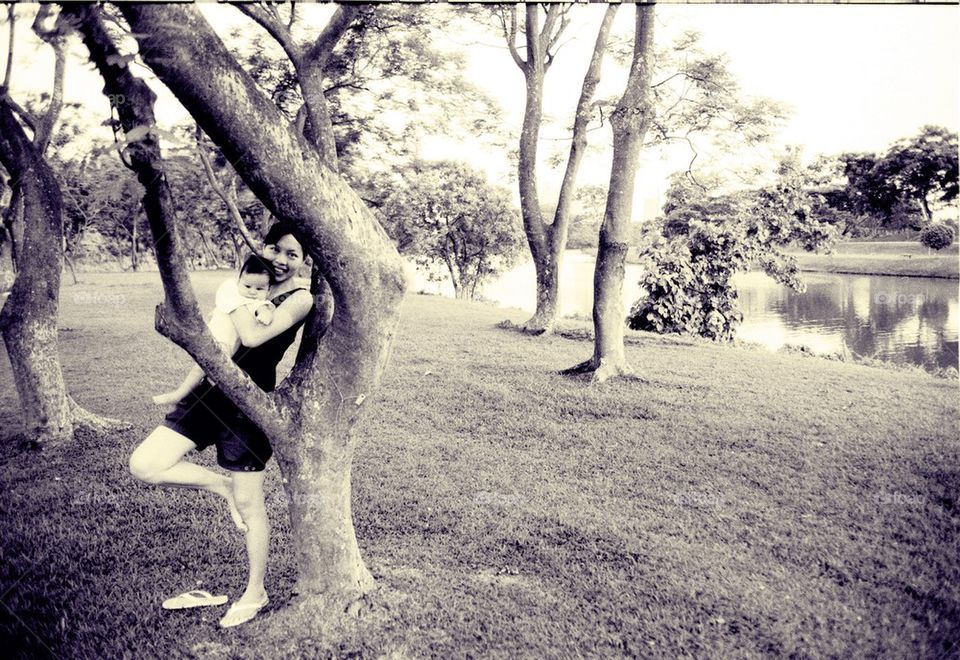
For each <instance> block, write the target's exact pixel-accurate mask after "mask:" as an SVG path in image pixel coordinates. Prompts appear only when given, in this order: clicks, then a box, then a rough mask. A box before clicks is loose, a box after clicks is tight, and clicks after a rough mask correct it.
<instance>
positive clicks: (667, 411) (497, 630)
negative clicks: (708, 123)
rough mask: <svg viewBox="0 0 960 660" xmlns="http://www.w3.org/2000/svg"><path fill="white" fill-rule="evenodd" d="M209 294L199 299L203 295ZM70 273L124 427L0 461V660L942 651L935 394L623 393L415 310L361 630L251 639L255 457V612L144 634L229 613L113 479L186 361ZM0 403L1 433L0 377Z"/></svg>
mask: <svg viewBox="0 0 960 660" xmlns="http://www.w3.org/2000/svg"><path fill="white" fill-rule="evenodd" d="M222 276H223V275H222V274H220V275H218V274H215V273H200V274H195V275H194V276H193V277H194V280H195V282H197V285H198V289H199V291H200V295H201V297H202V298H203V299H205V300H207V301H209V299H210V298H211V297H212V292H213V290H214V288H215V285H216V283H217V281H218V280H219V278H220V277H222ZM83 280H84V283H82V284H81V285H79V286H76V287H73V286H66V287H64V289H63V295H62V299H63V310H62V329H61V335H60V336H61V349H62V354H63V362H64V368H65V376H66V380H67V382H68V384H69V385H70V387H71V389H72V391H73V393H74V395H75V397H76V398H77V400H78V401H80V402H81V403H82V404H84V405H85V406H87V407H88V408H90V409H92V410H94V411H98V412H103V413H109V414H111V415H114V416H120V417H124V418H126V419H128V420H130V421H131V422H132V423H133V424H134V428H133V430H131V431H129V432H125V433H121V434H116V435H113V436H111V437H107V438H81V439H79V440H78V441H76V442H75V443H73V444H70V445H69V446H65V447H60V448H51V449H48V450H47V451H46V452H44V453H43V454H41V455H33V454H29V455H24V454H17V453H15V452H14V451H13V450H12V448H11V447H10V446H9V443H8V444H6V445H4V448H3V452H4V455H3V464H2V467H0V482H2V486H0V512H2V513H0V517H2V518H0V525H2V527H3V530H4V534H3V546H2V561H0V593H2V594H4V595H3V597H2V604H3V605H4V607H2V608H0V638H2V639H4V640H9V641H7V643H6V646H5V650H6V651H7V652H8V653H7V655H11V656H17V655H28V654H32V655H34V656H41V657H42V656H52V655H55V656H59V657H116V656H120V655H130V656H136V657H153V656H160V655H163V656H169V655H176V656H196V657H224V658H226V657H263V656H267V657H277V656H284V655H288V656H292V655H294V654H297V653H299V654H302V655H309V656H328V655H332V656H356V655H362V656H364V657H378V656H389V657H421V656H439V657H451V656H452V657H467V656H472V657H488V656H498V657H506V656H511V657H515V656H518V655H523V656H534V657H560V656H562V657H569V656H581V655H583V656H595V655H639V656H645V657H649V656H662V657H677V656H700V657H706V656H709V657H760V656H765V655H771V654H775V655H791V654H793V655H798V656H820V657H822V656H886V657H891V656H896V657H941V656H951V655H956V653H957V646H956V642H957V640H958V639H960V567H958V560H957V557H960V536H958V529H960V527H958V523H960V514H958V510H957V493H958V492H960V469H958V465H960V452H958V446H957V442H956V438H957V436H958V424H957V407H956V394H957V385H956V382H955V381H944V380H938V379H934V378H930V377H926V376H923V375H918V374H909V373H901V372H896V371H889V370H882V369H874V368H869V367H863V366H857V365H850V364H842V363H837V362H830V361H825V360H812V359H804V358H801V357H798V356H792V355H780V354H769V353H764V352H759V351H746V350H741V349H735V348H731V347H720V346H715V345H712V344H708V343H703V342H699V341H695V340H678V339H669V338H661V337H657V336H653V335H646V334H638V335H636V336H635V340H634V341H632V342H631V343H630V345H629V346H628V348H627V354H628V357H629V359H630V361H631V362H632V363H633V364H634V365H635V366H636V367H637V368H638V371H639V372H640V373H641V374H642V379H640V380H638V381H633V382H621V383H609V384H604V385H602V386H588V385H585V384H583V383H582V382H578V381H572V380H569V379H566V378H563V377H561V376H559V375H557V374H556V371H557V370H558V369H560V368H563V367H566V366H570V365H572V364H574V363H575V362H578V361H580V360H581V359H583V358H584V357H585V356H586V355H587V354H588V353H589V351H590V346H589V344H587V343H585V342H582V341H573V340H570V339H565V338H563V337H547V338H531V337H527V336H523V335H520V334H516V333H513V332H508V331H505V330H500V329H497V328H496V327H495V324H496V323H497V322H498V321H500V320H502V319H504V318H510V319H511V320H513V321H515V322H518V321H521V320H523V314H522V313H520V312H515V313H512V312H507V311H502V310H497V309H494V308H491V307H486V306H482V305H476V304H469V303H462V302H456V301H452V300H446V299H440V298H431V297H422V296H411V297H410V299H409V300H408V301H407V304H406V307H405V309H404V317H403V320H402V323H401V326H400V329H399V332H398V336H397V340H396V344H395V349H394V353H393V357H392V362H391V364H390V367H389V369H388V371H387V373H386V375H385V378H384V382H383V387H382V389H381V391H380V393H379V394H378V395H377V396H376V397H375V398H374V399H373V400H371V401H370V409H369V411H368V414H367V416H366V417H365V419H364V421H363V422H362V425H361V428H360V429H359V433H360V434H361V436H362V438H363V442H362V444H361V447H360V449H359V452H358V454H357V457H356V460H355V464H354V470H353V479H354V516H355V521H356V527H357V533H358V537H359V540H360V544H361V547H362V549H363V552H364V555H365V557H366V560H367V562H368V564H369V566H370V567H371V570H372V571H373V573H374V574H375V576H376V577H377V579H378V582H379V584H380V585H381V590H380V592H379V593H378V594H377V595H376V596H375V598H374V602H375V604H380V606H379V608H378V609H376V610H375V613H374V614H372V615H371V616H369V617H368V618H364V619H361V620H360V621H359V622H357V623H356V624H355V625H354V626H352V627H350V628H349V629H348V630H345V631H344V632H343V634H342V636H341V637H340V638H339V639H338V640H335V641H330V640H326V641H324V640H316V639H314V640H312V641H306V640H302V639H298V637H300V636H302V635H304V634H306V633H302V632H298V631H289V630H283V629H281V627H279V626H277V625H274V623H275V622H276V620H277V617H273V616H271V610H272V611H273V612H275V611H276V610H277V608H279V607H281V606H282V605H283V603H284V602H285V601H286V600H287V599H288V598H289V591H290V588H291V580H292V573H293V569H292V565H291V556H290V552H289V529H288V527H287V524H286V523H285V521H284V515H283V497H282V492H281V490H280V485H279V475H278V472H277V469H276V465H275V463H273V464H271V465H270V468H269V474H268V485H267V488H268V492H269V495H268V505H269V507H270V514H271V517H272V520H273V521H274V525H275V529H274V534H273V540H272V551H273V553H274V554H273V557H272V562H271V566H270V569H269V574H268V590H269V591H270V592H271V599H272V604H271V606H270V609H268V610H265V612H264V614H263V615H262V616H261V617H260V618H258V619H257V620H255V621H254V622H252V623H250V624H247V625H245V626H241V627H240V628H238V629H234V630H231V631H221V630H220V629H219V628H217V626H216V621H217V619H218V618H219V616H220V615H221V614H222V612H223V608H211V609H212V611H211V610H207V611H203V610H192V611H185V612H163V611H162V610H161V609H160V608H159V603H160V601H162V600H163V598H164V597H166V596H169V595H172V594H174V593H177V592H179V591H183V590H185V589H188V588H191V587H195V586H197V584H198V583H200V584H201V586H202V587H203V588H207V589H211V590H214V591H216V592H220V593H229V594H231V596H236V595H238V593H237V592H238V589H237V587H238V586H239V585H240V584H241V582H242V579H243V574H244V558H243V553H242V548H241V545H240V539H239V537H238V536H237V533H236V532H235V531H234V530H233V529H232V526H231V525H230V523H229V519H228V517H227V515H226V512H225V511H224V510H222V507H220V506H219V503H218V502H217V501H214V500H213V498H212V497H205V496H199V495H197V494H195V493H190V492H186V491H171V490H162V489H158V488H153V487H148V486H144V485H140V484H136V483H134V482H133V481H132V479H131V478H130V477H129V476H128V475H127V474H126V470H125V461H126V456H127V454H128V453H129V452H130V450H131V449H132V447H133V446H134V445H135V444H136V443H137V442H138V441H139V439H140V438H142V437H143V435H144V434H145V433H147V432H148V431H149V430H150V429H151V428H152V427H153V426H154V425H155V424H156V423H157V421H158V419H159V418H160V414H159V412H157V411H156V410H155V409H154V408H153V407H152V405H151V404H150V401H149V395H150V394H152V393H155V392H157V391H158V390H161V389H164V388H167V387H169V386H172V385H174V384H175V382H176V381H177V380H178V378H179V377H180V376H181V375H182V373H183V369H185V368H186V366H187V364H188V362H187V359H186V358H185V357H184V355H183V353H182V352H181V351H180V350H179V349H177V348H176V347H174V346H172V345H171V344H170V343H169V342H167V341H166V340H163V339H162V338H160V337H158V336H157V335H156V334H155V333H154V332H153V330H152V324H153V322H152V318H153V314H152V307H153V305H154V304H155V303H156V301H157V300H159V298H160V294H159V291H160V289H159V281H158V278H157V276H156V274H143V275H136V274H134V275H109V276H107V275H104V276H94V275H85V276H84V277H83ZM0 396H2V398H0V411H2V412H0V423H2V428H3V431H4V435H10V434H11V433H13V432H15V431H16V430H17V428H18V422H17V420H16V416H15V414H14V413H13V412H12V411H13V410H15V408H16V403H15V395H14V391H13V386H12V382H11V375H10V371H9V365H8V363H7V361H6V357H5V356H0ZM199 461H200V462H202V463H204V464H207V465H211V464H212V463H213V456H212V454H211V453H210V452H207V453H204V454H201V455H199ZM386 606H389V609H388V608H387V607H386ZM272 622H273V623H272Z"/></svg>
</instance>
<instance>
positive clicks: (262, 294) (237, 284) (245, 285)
mask: <svg viewBox="0 0 960 660" xmlns="http://www.w3.org/2000/svg"><path fill="white" fill-rule="evenodd" d="M269 291H270V269H269V266H267V264H266V263H264V262H263V261H261V260H260V258H259V257H256V256H254V255H251V256H249V257H247V260H246V261H244V262H243V266H241V267H240V275H239V276H238V277H237V279H236V280H227V281H226V282H224V283H223V284H222V285H221V286H220V288H219V289H218V290H217V301H216V308H215V309H214V310H213V314H212V315H211V317H210V320H209V321H207V327H208V328H209V329H210V333H211V334H212V335H213V338H214V339H215V340H216V341H217V343H218V344H220V346H221V347H222V348H223V350H224V351H226V353H227V355H230V356H232V355H233V354H234V353H236V352H237V349H238V348H240V336H239V335H238V334H237V329H236V327H235V326H234V325H233V321H231V320H230V312H232V311H234V310H235V309H238V308H240V307H247V308H248V309H249V310H250V311H251V312H252V313H253V316H254V317H255V318H256V319H257V321H259V322H260V323H262V324H263V325H270V324H271V323H272V322H273V312H274V309H275V307H274V305H273V303H271V302H270V301H269V300H267V294H268V292H269ZM203 376H204V373H203V369H201V368H200V367H199V366H198V365H194V366H193V368H192V369H190V373H188V374H187V376H186V378H184V379H183V382H182V383H180V386H179V387H177V389H175V390H172V391H170V392H166V393H164V394H158V395H157V396H155V397H153V402H154V403H155V404H157V405H158V406H163V405H168V404H172V403H176V402H177V401H179V400H180V399H182V398H183V397H185V396H187V394H189V393H190V392H191V391H192V390H193V388H195V387H196V386H197V385H199V384H200V381H202V380H203Z"/></svg>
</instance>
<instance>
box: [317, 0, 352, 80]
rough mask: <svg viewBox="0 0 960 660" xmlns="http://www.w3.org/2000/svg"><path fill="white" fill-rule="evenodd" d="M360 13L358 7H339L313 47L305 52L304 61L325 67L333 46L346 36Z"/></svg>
mask: <svg viewBox="0 0 960 660" xmlns="http://www.w3.org/2000/svg"><path fill="white" fill-rule="evenodd" d="M361 11H362V9H361V7H360V6H359V5H340V6H339V7H338V8H337V11H336V12H334V14H333V17H332V18H331V19H330V22H329V23H327V26H326V27H325V28H323V31H322V32H321V33H320V36H319V37H317V40H316V41H315V42H313V45H312V46H310V48H308V49H307V51H306V59H308V60H312V61H313V62H316V63H318V64H319V65H320V66H321V67H325V66H326V64H327V60H329V59H330V54H331V53H333V48H334V46H336V45H337V42H338V41H340V38H341V37H343V35H344V34H346V32H347V30H348V29H349V28H350V26H351V25H352V24H353V21H354V19H356V18H357V16H359V15H360V12H361Z"/></svg>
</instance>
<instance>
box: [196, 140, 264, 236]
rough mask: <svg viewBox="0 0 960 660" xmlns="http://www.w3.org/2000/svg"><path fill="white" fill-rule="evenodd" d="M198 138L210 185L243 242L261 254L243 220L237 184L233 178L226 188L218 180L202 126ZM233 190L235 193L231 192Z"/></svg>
mask: <svg viewBox="0 0 960 660" xmlns="http://www.w3.org/2000/svg"><path fill="white" fill-rule="evenodd" d="M196 138H197V155H198V156H200V162H201V163H202V164H203V171H204V173H205V174H206V175H207V181H208V182H209V183H210V187H211V188H213V192H215V193H216V194H217V197H219V198H220V199H221V200H223V203H224V204H226V205H227V211H228V212H229V213H230V217H231V218H232V219H233V223H234V224H235V225H236V226H237V229H238V230H239V231H240V235H241V236H242V237H243V242H244V243H246V244H247V247H248V248H250V250H251V251H252V252H253V253H254V254H260V249H259V248H258V247H257V241H256V240H255V239H254V238H253V235H252V234H251V233H250V230H249V229H248V228H247V223H245V222H244V221H243V216H242V215H241V214H240V209H239V207H238V206H237V189H236V184H235V183H234V181H233V180H231V182H230V188H224V187H223V186H222V185H220V182H219V181H218V180H217V175H216V174H215V173H214V171H213V165H212V164H211V163H210V157H209V156H208V155H207V149H206V145H205V144H204V140H203V131H202V130H201V129H200V126H197V129H196ZM231 192H232V193H233V194H231Z"/></svg>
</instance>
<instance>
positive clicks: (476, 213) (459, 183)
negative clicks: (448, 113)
mask: <svg viewBox="0 0 960 660" xmlns="http://www.w3.org/2000/svg"><path fill="white" fill-rule="evenodd" d="M382 189H385V190H389V189H392V190H393V191H392V192H391V193H390V194H389V196H388V197H387V198H386V199H385V200H384V202H383V205H382V207H381V212H382V215H383V219H382V222H383V225H384V227H385V228H386V230H387V233H389V234H390V236H391V237H392V238H393V239H394V240H395V241H396V242H397V244H398V247H399V249H400V252H401V254H404V255H410V256H413V257H414V258H415V260H416V261H417V263H418V264H420V265H422V266H437V265H444V266H446V268H447V271H448V272H449V273H450V279H451V281H452V282H453V288H454V292H455V294H456V296H457V298H460V299H468V300H472V299H473V298H474V297H475V296H476V292H477V286H478V285H479V284H481V283H482V282H483V280H485V279H487V278H488V277H490V276H492V275H496V274H497V273H498V272H500V271H501V270H503V269H504V268H505V267H507V266H509V265H510V264H512V263H513V261H514V260H515V259H516V257H517V256H518V255H519V253H520V250H521V248H522V245H523V229H522V228H521V225H520V217H519V214H518V213H517V211H516V210H515V209H513V208H512V207H511V205H510V202H509V196H508V194H507V193H506V191H504V190H501V189H498V188H496V187H494V186H491V185H490V184H489V183H488V182H487V180H486V179H485V178H484V176H483V175H482V174H480V173H479V172H477V171H475V170H472V169H471V168H469V167H468V166H466V165H464V164H462V163H458V162H455V161H441V162H424V161H418V162H415V163H413V165H411V167H410V169H409V170H408V171H405V172H403V175H402V177H400V178H399V179H398V180H397V181H396V182H393V183H392V184H391V185H387V186H382Z"/></svg>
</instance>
